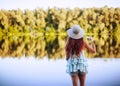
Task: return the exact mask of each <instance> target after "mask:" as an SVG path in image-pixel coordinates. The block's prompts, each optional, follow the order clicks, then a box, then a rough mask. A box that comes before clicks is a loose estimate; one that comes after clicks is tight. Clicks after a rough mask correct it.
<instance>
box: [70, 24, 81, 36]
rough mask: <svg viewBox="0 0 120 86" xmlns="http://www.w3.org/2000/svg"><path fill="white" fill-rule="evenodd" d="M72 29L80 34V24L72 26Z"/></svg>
mask: <svg viewBox="0 0 120 86" xmlns="http://www.w3.org/2000/svg"><path fill="white" fill-rule="evenodd" d="M72 31H73V33H74V34H78V33H79V32H80V26H79V25H74V26H73V27H72Z"/></svg>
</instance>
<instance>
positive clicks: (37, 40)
mask: <svg viewBox="0 0 120 86" xmlns="http://www.w3.org/2000/svg"><path fill="white" fill-rule="evenodd" d="M87 35H89V34H86V36H87ZM92 36H93V37H94V38H95V44H96V47H97V53H96V54H91V53H89V52H87V51H86V52H85V53H86V56H87V57H108V58H109V57H115V58H117V57H120V42H119V41H117V40H116V36H117V35H108V34H107V35H106V34H92ZM66 37H67V35H66V33H65V32H61V33H57V32H56V31H54V30H51V31H49V30H48V31H46V32H42V31H41V32H39V31H32V32H31V33H19V34H14V33H9V34H7V35H5V34H3V35H1V37H0V55H1V57H2V58H4V57H7V56H10V57H18V58H20V57H22V56H23V55H25V56H26V57H29V56H35V57H37V58H43V57H44V56H47V57H48V58H50V59H51V58H52V59H57V58H64V57H65V50H64V47H65V40H66ZM85 40H86V41H88V42H89V40H87V39H86V38H85Z"/></svg>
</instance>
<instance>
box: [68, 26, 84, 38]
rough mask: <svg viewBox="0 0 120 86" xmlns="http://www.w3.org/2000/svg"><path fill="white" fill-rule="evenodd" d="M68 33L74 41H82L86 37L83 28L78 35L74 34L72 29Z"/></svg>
mask: <svg viewBox="0 0 120 86" xmlns="http://www.w3.org/2000/svg"><path fill="white" fill-rule="evenodd" d="M67 33H68V36H69V37H71V38H73V39H80V38H82V37H83V36H84V30H83V29H82V28H80V32H79V33H78V34H74V33H73V31H72V28H70V29H69V30H67Z"/></svg>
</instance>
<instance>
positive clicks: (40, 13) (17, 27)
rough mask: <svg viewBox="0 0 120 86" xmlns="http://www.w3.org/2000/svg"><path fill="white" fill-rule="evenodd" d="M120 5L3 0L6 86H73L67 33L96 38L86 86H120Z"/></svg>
mask: <svg viewBox="0 0 120 86" xmlns="http://www.w3.org/2000/svg"><path fill="white" fill-rule="evenodd" d="M119 3H120V0H116V1H115V0H101V1H98V0H94V1H93V0H84V1H82V0H76V1H74V0H59V1H57V0H44V1H42V0H25V1H24V0H17V1H16V0H0V86H51V85H52V86H72V83H71V78H70V76H69V75H68V74H67V73H66V60H65V43H66V38H67V33H66V30H68V29H69V28H70V27H71V26H72V25H74V24H78V25H80V26H81V27H82V28H83V29H84V30H85V36H84V40H86V41H87V42H88V43H90V40H88V39H87V38H86V37H87V36H92V37H94V40H95V45H96V48H97V53H95V54H91V53H89V52H88V51H85V55H86V57H87V58H88V64H89V67H88V74H87V81H86V86H120V68H119V65H120V38H119V36H120V4H119Z"/></svg>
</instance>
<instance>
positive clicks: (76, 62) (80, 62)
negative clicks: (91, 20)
mask: <svg viewBox="0 0 120 86" xmlns="http://www.w3.org/2000/svg"><path fill="white" fill-rule="evenodd" d="M67 33H68V38H67V42H66V47H65V50H66V60H67V69H66V71H67V73H69V74H70V76H71V79H72V84H73V86H78V80H79V82H80V86H85V79H86V74H87V67H88V63H87V58H86V57H85V55H84V49H87V50H88V51H90V52H92V53H95V52H96V47H95V44H94V41H93V38H92V37H91V38H90V39H91V45H88V44H87V43H86V42H85V41H84V40H83V36H84V30H83V29H82V28H81V27H80V26H79V25H73V27H72V28H70V29H69V30H67Z"/></svg>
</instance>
